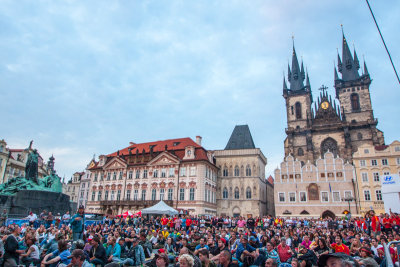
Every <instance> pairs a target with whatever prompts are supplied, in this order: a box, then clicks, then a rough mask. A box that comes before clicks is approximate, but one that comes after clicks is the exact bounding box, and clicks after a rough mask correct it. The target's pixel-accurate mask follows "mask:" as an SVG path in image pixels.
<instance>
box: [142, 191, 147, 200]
mask: <svg viewBox="0 0 400 267" xmlns="http://www.w3.org/2000/svg"><path fill="white" fill-rule="evenodd" d="M142 200H146V190H142Z"/></svg>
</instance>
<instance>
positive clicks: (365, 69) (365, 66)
mask: <svg viewBox="0 0 400 267" xmlns="http://www.w3.org/2000/svg"><path fill="white" fill-rule="evenodd" d="M364 75H369V72H368V69H367V64H366V63H365V60H364Z"/></svg>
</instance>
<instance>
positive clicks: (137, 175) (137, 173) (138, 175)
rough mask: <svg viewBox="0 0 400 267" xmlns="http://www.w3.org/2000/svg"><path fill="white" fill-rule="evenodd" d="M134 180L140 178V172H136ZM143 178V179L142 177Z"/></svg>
mask: <svg viewBox="0 0 400 267" xmlns="http://www.w3.org/2000/svg"><path fill="white" fill-rule="evenodd" d="M135 177H136V179H139V178H140V170H136V176H135ZM143 178H145V177H143Z"/></svg>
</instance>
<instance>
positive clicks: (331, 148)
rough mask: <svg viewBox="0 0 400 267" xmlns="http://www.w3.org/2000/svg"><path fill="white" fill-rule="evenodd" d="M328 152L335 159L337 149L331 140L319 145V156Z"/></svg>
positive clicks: (335, 143)
mask: <svg viewBox="0 0 400 267" xmlns="http://www.w3.org/2000/svg"><path fill="white" fill-rule="evenodd" d="M328 150H329V152H332V153H333V155H335V157H336V156H337V155H338V152H339V151H338V147H337V142H336V141H335V139H333V138H330V137H328V138H326V139H325V140H324V141H323V142H322V143H321V156H324V155H325V153H326V152H327V151H328Z"/></svg>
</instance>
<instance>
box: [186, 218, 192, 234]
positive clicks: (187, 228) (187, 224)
mask: <svg viewBox="0 0 400 267" xmlns="http://www.w3.org/2000/svg"><path fill="white" fill-rule="evenodd" d="M191 225H192V219H190V217H189V215H188V216H186V230H190V226H191Z"/></svg>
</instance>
